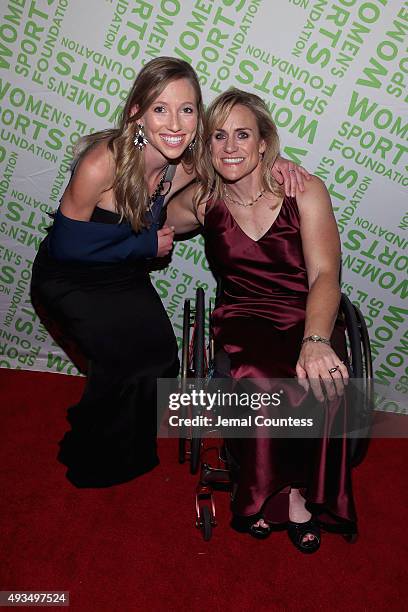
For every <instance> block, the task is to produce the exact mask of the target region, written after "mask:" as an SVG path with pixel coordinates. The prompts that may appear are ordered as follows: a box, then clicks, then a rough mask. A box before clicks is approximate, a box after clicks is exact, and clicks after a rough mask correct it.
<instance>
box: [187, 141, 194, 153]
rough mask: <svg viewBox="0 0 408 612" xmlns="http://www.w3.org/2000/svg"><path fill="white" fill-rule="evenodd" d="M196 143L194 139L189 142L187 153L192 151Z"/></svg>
mask: <svg viewBox="0 0 408 612" xmlns="http://www.w3.org/2000/svg"><path fill="white" fill-rule="evenodd" d="M195 144H196V141H195V138H193V140H192V141H191V142H190V144H189V145H188V147H187V149H188V150H189V151H194V147H195Z"/></svg>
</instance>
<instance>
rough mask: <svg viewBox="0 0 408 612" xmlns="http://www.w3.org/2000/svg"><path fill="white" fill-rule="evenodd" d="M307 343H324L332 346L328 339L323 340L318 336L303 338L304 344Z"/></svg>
mask: <svg viewBox="0 0 408 612" xmlns="http://www.w3.org/2000/svg"><path fill="white" fill-rule="evenodd" d="M305 342H323V344H328V345H329V346H330V340H329V339H328V338H322V336H318V335H317V334H312V335H311V336H307V338H303V340H302V344H304V343H305Z"/></svg>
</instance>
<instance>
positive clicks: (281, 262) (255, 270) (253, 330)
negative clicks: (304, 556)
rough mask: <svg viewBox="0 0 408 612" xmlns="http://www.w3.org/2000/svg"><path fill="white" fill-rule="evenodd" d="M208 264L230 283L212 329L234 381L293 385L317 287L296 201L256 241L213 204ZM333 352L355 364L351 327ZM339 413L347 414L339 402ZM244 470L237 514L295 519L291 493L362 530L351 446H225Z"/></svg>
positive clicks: (335, 339)
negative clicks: (350, 355)
mask: <svg viewBox="0 0 408 612" xmlns="http://www.w3.org/2000/svg"><path fill="white" fill-rule="evenodd" d="M204 234H205V241H206V251H207V257H208V260H209V262H210V265H211V267H212V269H213V271H214V273H215V275H216V277H218V278H219V279H220V280H221V282H222V295H221V297H220V299H219V301H218V303H217V307H216V309H215V310H214V312H213V316H212V325H213V330H214V337H215V342H216V346H217V348H218V349H220V348H221V349H223V350H224V351H225V352H226V353H227V355H228V357H229V367H230V376H231V377H232V378H236V379H240V378H293V377H295V376H296V371H295V367H296V362H297V359H298V356H299V353H300V348H301V341H302V338H303V335H304V323H305V311H306V300H307V296H308V280H307V272H306V265H305V261H304V257H303V251H302V240H301V235H300V215H299V210H298V207H297V204H296V200H295V199H294V198H288V197H285V198H284V200H283V204H282V207H281V209H280V212H279V214H278V217H277V218H276V220H275V222H274V223H273V224H272V226H271V227H270V228H269V229H268V230H267V232H266V233H265V234H264V235H263V236H262V237H261V238H260V239H259V240H257V241H255V240H253V239H252V238H250V237H249V236H248V235H247V234H246V233H245V232H244V231H243V230H242V229H241V228H240V226H239V225H238V224H237V222H236V221H235V219H234V218H233V216H232V214H231V212H230V211H229V210H228V208H227V206H226V205H225V203H224V202H223V201H222V200H220V201H213V202H211V203H209V204H208V205H207V210H206V215H205V221H204ZM332 344H333V348H334V350H335V351H336V353H337V354H338V355H339V357H340V358H341V359H343V360H345V359H346V345H345V336H344V328H343V327H342V325H341V324H340V323H339V322H338V323H336V326H335V329H334V332H333V335H332ZM336 401H337V405H336V406H334V407H332V412H333V410H334V412H336V411H337V412H338V410H339V408H340V407H339V403H343V404H344V402H343V400H336ZM226 447H227V450H228V451H229V453H230V456H231V457H232V458H233V462H234V465H235V466H236V468H237V469H236V470H233V475H234V479H235V486H236V490H235V494H234V499H233V502H232V511H233V512H234V513H235V514H237V515H241V516H251V515H255V514H257V513H259V512H261V511H262V513H263V515H264V516H265V518H266V519H267V520H269V521H271V522H274V523H281V522H285V521H287V520H288V517H289V515H288V511H289V491H290V486H295V487H298V488H300V489H301V490H302V493H303V494H304V496H305V497H306V499H307V502H308V507H309V509H311V510H312V511H313V512H314V514H317V515H319V516H320V518H322V519H324V520H325V521H327V522H331V523H337V522H340V523H341V522H342V521H346V522H348V521H352V522H355V520H356V515H355V507H354V503H353V495H352V486H351V468H350V466H349V459H348V451H347V439H345V438H343V439H330V438H322V439H319V438H317V439H310V438H309V439H304V438H297V439H293V438H292V439H282V438H279V439H278V438H272V439H269V438H251V439H232V440H231V439H230V440H226Z"/></svg>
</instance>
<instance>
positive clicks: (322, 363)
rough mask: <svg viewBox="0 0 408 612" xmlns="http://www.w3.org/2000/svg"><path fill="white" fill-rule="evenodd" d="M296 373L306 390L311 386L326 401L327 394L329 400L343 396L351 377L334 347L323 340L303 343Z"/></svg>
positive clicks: (320, 400)
mask: <svg viewBox="0 0 408 612" xmlns="http://www.w3.org/2000/svg"><path fill="white" fill-rule="evenodd" d="M296 374H297V378H298V382H299V384H300V385H301V386H302V387H303V388H304V389H305V391H308V390H309V386H310V387H311V388H312V391H313V394H314V396H315V397H316V399H317V400H318V401H319V402H323V401H324V399H325V394H326V396H327V398H328V399H329V400H334V399H335V398H336V397H340V396H342V395H343V393H344V387H345V386H346V385H347V384H348V379H349V373H348V370H347V367H346V366H345V365H344V363H343V362H342V361H341V360H340V359H339V357H338V356H337V355H336V353H335V352H334V351H333V349H332V348H331V347H330V346H328V345H327V344H323V343H322V342H305V344H303V345H302V349H301V351H300V355H299V359H298V362H297V364H296Z"/></svg>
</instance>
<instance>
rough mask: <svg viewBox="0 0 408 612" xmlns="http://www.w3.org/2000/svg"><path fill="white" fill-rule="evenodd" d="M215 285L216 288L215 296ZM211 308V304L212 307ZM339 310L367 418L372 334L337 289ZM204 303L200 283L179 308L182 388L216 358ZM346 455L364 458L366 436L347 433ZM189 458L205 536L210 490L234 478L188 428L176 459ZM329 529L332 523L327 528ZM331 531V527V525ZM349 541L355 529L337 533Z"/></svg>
mask: <svg viewBox="0 0 408 612" xmlns="http://www.w3.org/2000/svg"><path fill="white" fill-rule="evenodd" d="M218 296H219V290H218V291H217V297H218ZM210 310H211V309H210ZM339 313H340V316H342V317H343V319H344V323H345V329H346V338H347V345H348V362H349V363H348V365H349V370H350V373H351V377H352V378H358V379H361V380H363V381H364V390H363V391H364V402H365V405H364V409H363V411H364V412H365V414H366V416H367V415H368V418H366V419H365V420H366V422H369V420H370V419H369V414H370V413H371V411H372V399H373V366H372V357H371V348H370V340H369V335H368V330H367V325H366V323H365V320H364V317H363V315H362V313H361V311H360V310H359V308H358V307H357V306H356V305H355V304H353V303H352V302H351V301H350V299H349V298H348V297H347V296H346V295H345V294H342V295H341V301H340V307H339ZM205 329H206V307H205V294H204V290H203V289H202V288H199V289H197V291H196V296H195V301H194V302H193V300H191V299H186V300H185V302H184V312H183V342H182V361H181V388H182V391H185V390H187V389H188V385H189V381H190V382H191V379H205V378H206V377H207V375H208V373H209V370H211V367H212V366H213V363H214V358H215V349H214V339H213V337H212V331H211V326H210V325H209V333H208V341H207V342H206V334H205ZM349 442H350V461H351V465H352V467H356V466H358V465H359V464H360V463H361V462H362V461H363V459H364V457H365V455H366V453H367V449H368V445H369V436H368V435H367V432H366V435H364V436H363V437H361V438H351V439H350V440H349ZM210 453H213V455H214V453H215V463H216V466H215V467H213V466H211V465H210V463H209V462H208V460H206V457H207V456H208V455H210ZM187 459H188V460H189V463H190V472H191V474H197V472H198V470H199V468H200V478H199V482H198V485H197V488H196V501H195V509H196V527H197V528H199V529H200V530H201V531H202V534H203V537H204V540H205V541H208V540H210V539H211V536H212V530H213V527H215V526H216V525H217V520H216V513H215V500H214V495H213V492H214V490H224V491H225V490H226V491H228V490H229V491H231V487H232V482H231V478H230V473H229V470H228V467H227V460H226V457H225V455H224V449H223V447H222V445H219V446H214V445H213V446H210V447H208V448H205V446H204V443H203V440H202V439H201V438H200V437H197V436H193V435H192V434H191V431H189V430H188V429H187V428H184V430H182V431H181V435H180V438H179V463H185V462H186V460H187ZM327 530H328V531H330V528H328V529H327ZM333 531H335V530H333ZM341 534H342V535H343V537H344V538H345V539H346V541H348V542H355V541H356V539H357V536H358V534H357V530H356V529H355V530H352V531H350V532H347V533H346V532H345V533H341Z"/></svg>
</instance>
